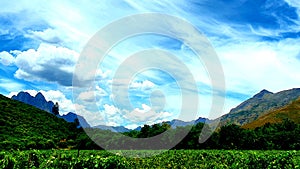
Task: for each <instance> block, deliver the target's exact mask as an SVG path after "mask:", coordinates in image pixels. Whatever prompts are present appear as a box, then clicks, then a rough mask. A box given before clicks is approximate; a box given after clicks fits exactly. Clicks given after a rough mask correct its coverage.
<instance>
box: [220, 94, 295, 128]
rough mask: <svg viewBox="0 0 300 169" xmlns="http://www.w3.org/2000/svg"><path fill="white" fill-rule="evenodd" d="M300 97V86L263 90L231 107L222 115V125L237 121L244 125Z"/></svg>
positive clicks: (236, 122)
mask: <svg viewBox="0 0 300 169" xmlns="http://www.w3.org/2000/svg"><path fill="white" fill-rule="evenodd" d="M298 97H300V88H295V89H290V90H284V91H281V92H278V93H272V92H269V91H267V90H262V91H261V92H259V93H258V94H256V95H254V96H253V97H252V98H250V99H248V100H246V101H245V102H243V103H241V104H240V105H239V106H237V107H236V108H233V109H231V111H230V112H229V113H228V114H225V115H223V116H222V117H221V125H224V124H226V123H235V124H239V125H244V124H246V123H250V122H252V121H254V120H256V119H257V118H258V117H260V116H261V115H264V114H266V113H268V112H269V111H271V110H275V109H277V108H280V107H282V106H285V105H287V104H289V103H291V102H292V101H294V100H296V99H297V98H298Z"/></svg>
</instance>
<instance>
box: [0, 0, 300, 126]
mask: <svg viewBox="0 0 300 169" xmlns="http://www.w3.org/2000/svg"><path fill="white" fill-rule="evenodd" d="M16 4H18V5H16ZM0 6H1V7H2V8H1V9H0V93H1V94H3V95H5V96H8V97H11V96H12V95H14V94H17V93H18V92H20V91H27V92H29V93H30V94H31V95H33V96H34V95H35V94H36V93H37V92H41V93H42V94H43V95H44V96H45V98H46V99H47V100H52V101H54V102H56V101H57V102H59V104H60V114H67V113H68V112H75V113H77V114H79V115H81V116H84V117H85V119H86V120H87V121H88V122H89V123H90V125H91V126H96V125H100V124H105V125H112V126H120V125H122V126H126V127H128V128H135V127H137V126H139V125H142V124H153V123H158V122H162V121H166V120H172V119H178V118H179V117H180V113H181V111H182V110H189V108H191V107H194V105H192V103H193V102H190V104H187V103H186V102H183V100H184V99H186V98H188V100H187V102H189V101H190V100H191V99H194V96H197V97H198V101H197V103H199V106H198V107H197V112H195V113H196V115H195V116H194V118H197V117H200V116H201V117H209V118H216V117H219V116H220V115H222V114H226V113H228V112H229V111H230V109H231V108H233V107H235V106H237V105H238V104H240V103H241V102H243V101H244V100H246V99H248V98H250V97H252V96H253V95H254V94H256V93H258V92H259V91H261V90H262V89H267V90H269V91H271V92H278V91H281V90H287V89H291V88H298V87H299V84H300V69H299V66H300V47H299V46H300V38H299V36H300V19H299V15H300V2H299V1H298V0H276V1H275V0H259V1H258V0H232V1H225V0H201V1H196V0H188V1H183V0H175V1H166V0H165V1H143V0H141V1H133V0H125V1H121V0H120V1H110V0H101V1H100V0H99V1H83V0H82V1H77V2H76V3H74V2H72V1H63V2H61V1H55V0H53V1H43V0H40V1H38V0H33V1H30V3H28V1H26V0H20V1H1V2H0ZM145 13H146V14H149V13H150V14H151V13H159V14H166V15H169V16H174V17H177V18H179V19H181V20H184V21H186V22H187V23H189V24H190V25H193V26H194V27H195V28H196V29H197V30H198V31H199V32H201V33H202V35H203V36H205V37H206V38H207V40H208V42H209V43H210V45H211V47H213V49H214V52H215V53H216V56H217V58H218V61H219V62H220V65H221V69H220V70H222V73H223V74H224V80H225V85H224V88H225V90H223V89H222V90H221V89H220V90H218V92H217V93H216V91H214V90H213V87H214V86H213V85H212V82H211V79H213V78H218V77H211V75H212V74H211V71H210V70H208V69H207V65H206V64H205V61H203V60H201V57H202V56H200V59H199V57H198V55H197V54H196V53H195V51H194V50H193V49H192V48H191V46H189V44H187V43H186V41H185V38H186V37H189V38H191V37H193V34H191V32H190V31H189V29H187V28H186V27H185V25H182V24H180V23H177V22H174V23H172V24H173V25H171V26H170V25H168V24H169V23H171V22H167V21H165V22H164V20H163V19H164V18H161V19H159V20H157V21H151V25H150V26H151V27H153V28H156V27H162V28H165V29H169V30H168V31H169V32H176V31H177V30H180V31H183V32H181V33H182V34H180V35H179V37H181V38H178V37H177V38H174V37H168V36H164V35H160V34H153V33H152V34H151V33H147V32H145V33H144V34H139V35H136V36H131V37H128V38H126V39H123V40H120V41H118V43H117V44H114V46H112V47H111V48H110V50H109V51H107V53H106V55H105V57H104V58H103V60H102V61H101V62H100V61H99V63H98V62H97V63H95V64H96V65H98V66H97V68H96V69H95V72H94V73H92V74H88V73H89V72H85V71H83V72H80V73H81V76H82V77H81V78H87V79H85V80H90V81H91V80H92V83H91V84H93V85H92V86H90V88H89V90H85V91H84V90H78V88H79V87H78V86H75V85H74V79H73V77H77V76H74V74H75V73H74V72H75V71H76V70H78V65H79V66H80V65H83V63H82V62H80V58H82V56H83V55H82V51H84V49H86V48H87V47H89V46H88V44H90V43H89V42H90V40H91V38H93V37H94V36H95V35H96V33H97V32H98V31H101V30H102V29H103V28H105V27H106V26H107V25H110V24H112V23H116V22H118V21H119V20H120V19H122V18H124V17H130V16H132V15H134V14H145ZM132 22H133V23H134V25H137V27H138V26H139V25H147V22H148V21H147V19H145V20H144V21H142V22H141V21H139V22H138V21H137V20H133V21H132ZM132 22H131V23H132ZM163 24H165V25H164V26H166V27H163V26H162V25H163ZM131 26H132V25H126V22H125V23H124V25H118V27H117V28H115V30H118V31H120V32H121V33H122V32H126V31H129V32H130V30H129V28H131ZM184 31H186V32H184ZM109 35H110V36H108V37H106V39H105V40H106V41H107V43H108V42H109V41H112V40H113V39H115V38H117V37H118V33H115V34H109ZM107 43H105V42H103V44H97V45H100V46H101V45H104V46H105V45H106V44H107ZM98 47H99V46H98ZM99 48H101V47H99ZM158 49H160V50H158ZM146 50H152V52H150V53H148V55H149V56H147V52H146V53H143V51H146ZM162 51H165V52H167V53H168V56H170V55H172V57H173V58H174V59H169V60H168V59H167V60H165V59H162V58H164V54H163V52H162ZM139 52H141V53H139ZM142 54H144V55H142ZM135 55H137V56H138V57H139V58H144V61H145V60H146V62H145V63H144V62H142V60H141V61H139V62H137V63H138V64H136V65H135V64H134V62H133V63H131V62H130V61H129V60H130V58H132V57H133V56H135ZM166 57H167V56H166ZM145 58H148V59H145ZM176 58H177V59H178V60H177V59H176ZM160 61H161V62H160ZM164 61H166V62H164ZM175 61H178V62H180V64H181V65H185V66H186V67H185V66H179V67H180V68H179V67H178V66H177V67H176V64H177V63H175ZM173 62H174V63H173ZM86 63H88V62H86ZM125 63H126V64H129V65H124V64H125ZM130 63H131V64H130ZM141 63H144V65H147V64H149V65H151V64H154V63H156V64H158V65H160V66H161V67H160V69H157V68H153V69H144V70H136V71H137V72H135V74H133V75H132V76H130V77H128V78H127V79H125V80H127V81H128V84H127V86H126V88H119V89H122V90H115V91H114V86H122V85H123V86H124V84H125V82H119V81H118V80H120V79H117V78H115V76H116V74H118V72H120V70H122V71H121V74H122V73H123V74H124V71H125V72H126V71H129V70H131V69H132V70H135V68H137V67H141ZM90 64H92V63H90ZM87 65H89V64H87ZM213 65H214V64H213ZM215 65H217V66H218V64H217V63H216V62H215ZM185 68H186V69H185ZM166 70H169V71H166ZM183 70H187V71H183ZM187 72H188V73H187ZM75 75H76V74H75ZM189 75H192V76H191V77H193V79H194V80H195V81H194V82H195V85H196V89H197V90H190V89H191V88H185V87H186V86H189V85H190V84H188V83H189V82H191V81H188V80H187V79H186V78H189ZM120 76H121V75H120ZM120 84H122V85H120ZM181 85H183V86H181ZM191 86H193V84H192V85H191ZM216 88H218V87H216ZM85 89H86V88H85ZM189 92H190V93H189ZM184 93H185V94H184ZM127 95H128V96H127ZM123 97H126V99H127V100H126V101H129V102H122V101H121V103H120V102H118V99H120V98H123ZM213 97H218V98H219V99H221V100H222V99H224V105H223V104H222V102H218V103H213V101H212V100H213ZM125 103H126V104H125ZM183 104H184V105H183ZM212 106H217V107H220V108H221V110H222V111H219V112H211V107H212ZM182 107H184V109H182ZM179 119H180V118H179ZM183 120H188V119H184V118H183Z"/></svg>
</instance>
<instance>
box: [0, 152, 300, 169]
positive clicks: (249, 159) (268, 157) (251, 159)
mask: <svg viewBox="0 0 300 169" xmlns="http://www.w3.org/2000/svg"><path fill="white" fill-rule="evenodd" d="M156 153H158V152H156V151H151V150H149V151H145V150H143V151H129V150H127V151H120V150H118V151H115V154H112V153H109V152H107V151H101V150H100V151H92V150H89V151H82V152H81V154H80V156H77V152H76V151H62V150H34V151H32V150H31V151H11V152H9V151H2V152H0V168H24V169H26V168H43V169H44V168H48V169H51V168H74V169H75V168H250V169H252V168H253V169H256V168H299V167H300V166H299V164H300V152H299V151H237V150H229V151H225V150H170V151H166V152H164V153H161V154H159V155H156V156H152V157H147V158H142V157H140V156H139V154H144V155H148V156H149V155H153V154H156ZM133 154H134V155H135V157H133V158H129V157H126V155H127V156H128V155H131V156H132V155H133ZM123 155H124V156H123Z"/></svg>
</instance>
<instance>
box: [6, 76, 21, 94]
mask: <svg viewBox="0 0 300 169" xmlns="http://www.w3.org/2000/svg"><path fill="white" fill-rule="evenodd" d="M0 81H1V83H0V88H3V89H5V90H7V91H8V92H10V91H20V90H22V89H23V88H24V86H25V85H24V84H23V83H19V82H16V81H14V80H12V79H6V78H0Z"/></svg>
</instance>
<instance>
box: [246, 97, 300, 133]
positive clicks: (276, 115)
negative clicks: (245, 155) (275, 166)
mask: <svg viewBox="0 0 300 169" xmlns="http://www.w3.org/2000/svg"><path fill="white" fill-rule="evenodd" d="M284 119H289V120H291V121H293V122H295V123H298V124H300V97H299V98H298V99H297V100H296V101H294V102H292V103H291V104H288V105H287V106H284V107H282V108H279V109H276V110H273V111H271V112H269V113H267V114H265V115H263V116H261V117H259V118H258V119H257V120H255V121H253V122H251V123H248V124H245V125H244V126H242V127H243V128H250V129H253V128H256V127H260V126H263V125H265V124H266V123H280V122H282V121H283V120H284Z"/></svg>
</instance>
